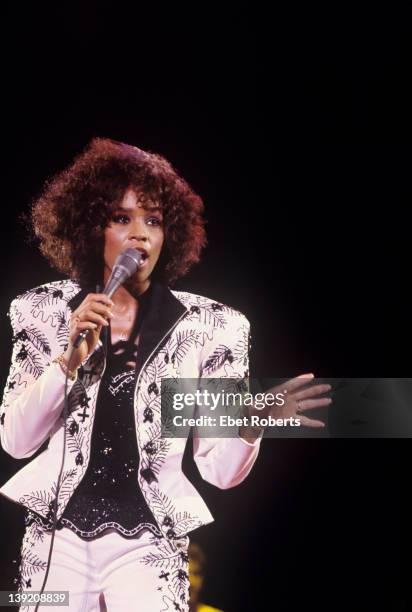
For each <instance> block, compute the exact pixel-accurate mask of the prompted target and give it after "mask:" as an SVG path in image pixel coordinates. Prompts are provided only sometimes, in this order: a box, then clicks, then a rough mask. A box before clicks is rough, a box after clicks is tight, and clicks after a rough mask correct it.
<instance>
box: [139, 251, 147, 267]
mask: <svg viewBox="0 0 412 612" xmlns="http://www.w3.org/2000/svg"><path fill="white" fill-rule="evenodd" d="M136 251H139V253H141V254H142V255H143V261H142V263H141V264H140V267H142V266H143V265H144V264H145V263H146V262H147V260H148V259H149V253H148V252H147V251H146V249H141V248H136Z"/></svg>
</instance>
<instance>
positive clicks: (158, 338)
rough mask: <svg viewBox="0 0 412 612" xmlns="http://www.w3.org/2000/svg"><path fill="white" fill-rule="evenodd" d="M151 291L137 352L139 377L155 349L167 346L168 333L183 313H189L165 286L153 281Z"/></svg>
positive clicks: (137, 372)
mask: <svg viewBox="0 0 412 612" xmlns="http://www.w3.org/2000/svg"><path fill="white" fill-rule="evenodd" d="M150 290H151V291H150V296H149V303H148V307H147V310H146V316H145V317H144V319H143V323H142V328H141V342H140V344H139V350H138V351H137V361H136V374H137V375H138V374H139V372H140V370H141V368H142V367H143V365H144V364H145V362H146V360H147V359H148V357H149V356H150V354H151V353H152V352H153V351H154V349H155V348H156V347H157V351H159V350H160V349H161V347H162V346H163V344H165V342H166V341H167V336H168V331H169V330H170V329H171V328H172V327H173V326H174V324H175V323H176V322H177V321H178V319H179V318H180V317H181V316H182V315H183V313H184V312H187V309H186V308H185V306H183V304H182V303H181V302H180V301H179V300H178V299H177V298H176V297H175V296H174V295H173V293H172V292H171V291H170V289H168V287H166V286H165V285H162V284H161V283H159V282H156V281H152V286H151V287H150ZM157 351H156V352H157Z"/></svg>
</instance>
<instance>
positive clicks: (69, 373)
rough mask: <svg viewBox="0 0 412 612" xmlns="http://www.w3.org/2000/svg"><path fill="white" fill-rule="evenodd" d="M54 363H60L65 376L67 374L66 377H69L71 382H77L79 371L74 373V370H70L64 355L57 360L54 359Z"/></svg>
mask: <svg viewBox="0 0 412 612" xmlns="http://www.w3.org/2000/svg"><path fill="white" fill-rule="evenodd" d="M53 363H58V364H59V366H60V369H61V370H62V372H63V374H65V375H66V376H69V378H70V379H71V380H76V378H77V370H74V372H73V371H72V370H69V368H68V367H67V363H66V360H65V358H64V355H63V354H61V355H59V356H58V357H56V359H53Z"/></svg>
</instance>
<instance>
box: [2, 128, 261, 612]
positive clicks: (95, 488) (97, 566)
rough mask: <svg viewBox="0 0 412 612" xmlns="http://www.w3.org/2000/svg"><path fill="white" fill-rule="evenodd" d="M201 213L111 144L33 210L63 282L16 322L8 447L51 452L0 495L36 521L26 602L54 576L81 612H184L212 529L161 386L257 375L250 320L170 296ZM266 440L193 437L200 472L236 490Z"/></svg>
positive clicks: (185, 296)
mask: <svg viewBox="0 0 412 612" xmlns="http://www.w3.org/2000/svg"><path fill="white" fill-rule="evenodd" d="M202 214H203V204H202V201H201V199H200V198H199V197H198V196H197V195H196V194H195V193H194V192H193V191H192V189H191V188H190V187H189V185H188V184H187V183H186V182H185V181H184V180H183V179H182V178H181V177H179V176H178V175H177V173H176V172H175V170H174V169H173V168H172V166H171V165H170V163H169V162H168V161H166V160H165V159H164V158H162V157H161V156H160V155H156V154H152V153H148V152H145V151H142V150H140V149H138V148H136V147H133V146H129V145H127V144H123V143H120V142H115V141H112V140H108V139H102V138H98V139H94V140H93V141H92V142H91V143H90V145H89V146H88V147H87V148H86V150H85V151H83V152H82V153H81V154H80V155H79V156H78V157H77V158H76V159H75V160H74V162H73V163H72V164H71V165H70V167H68V168H67V169H66V170H64V171H63V172H61V173H60V174H58V175H57V176H55V177H54V178H53V179H51V180H50V181H48V182H47V183H46V185H45V188H44V190H43V193H42V195H41V197H40V198H39V199H38V200H37V202H35V204H34V205H33V208H32V215H31V220H32V226H33V229H34V232H35V234H36V236H37V237H38V239H39V241H40V249H41V252H42V253H43V255H44V256H45V257H46V258H47V259H48V261H49V262H50V263H51V265H52V266H54V267H55V268H57V269H58V270H59V271H60V272H61V273H63V274H64V275H65V276H66V277H67V278H66V280H61V281H57V282H52V283H47V284H44V285H42V286H40V287H37V288H35V289H32V290H30V291H27V292H26V293H24V294H23V295H21V296H19V297H17V298H16V299H15V300H13V302H12V304H11V307H10V311H9V316H10V319H11V324H12V327H13V332H14V336H13V343H14V348H13V356H12V365H11V370H10V374H9V377H8V380H7V384H6V388H5V392H4V398H3V404H2V408H1V443H2V446H3V449H4V450H5V451H6V452H7V453H9V454H10V455H11V456H13V457H15V458H17V459H23V458H28V457H31V456H32V455H34V454H35V453H36V451H38V450H39V449H40V447H42V445H43V444H44V443H45V442H47V441H48V446H47V448H45V449H44V450H42V452H41V453H40V454H37V456H36V457H35V458H34V459H33V460H32V461H31V462H29V463H28V464H27V465H26V466H25V467H24V468H22V469H21V470H20V471H19V472H18V473H17V474H16V475H15V476H14V477H12V478H11V479H10V480H9V481H8V482H7V483H6V484H5V485H4V486H3V487H2V488H1V490H0V492H1V493H2V494H3V495H5V496H7V497H8V498H9V499H11V500H13V501H15V502H17V503H19V504H22V505H23V506H24V507H25V508H26V509H27V512H26V531H25V535H24V538H23V542H22V546H21V564H20V572H19V579H18V580H19V589H20V590H21V591H25V592H29V591H40V590H41V588H42V585H43V582H44V578H45V576H46V575H47V581H46V584H45V586H44V589H45V591H48V592H49V591H61V590H62V591H64V590H67V591H69V593H70V605H69V608H68V609H69V610H71V611H80V610H82V611H83V610H89V611H92V610H93V611H95V610H99V609H100V606H101V607H102V609H103V606H104V605H106V606H107V609H108V610H109V611H116V612H125V611H128V610H130V611H131V610H136V611H139V612H158V611H160V610H163V611H165V610H173V611H176V610H180V611H186V610H188V605H189V604H188V587H189V580H188V554H187V549H188V544H189V537H188V534H189V533H190V531H192V530H193V529H195V528H197V527H199V526H200V525H204V524H207V523H209V522H211V521H212V520H213V517H212V516H211V514H210V512H209V510H208V508H207V506H206V504H205V503H204V501H203V500H202V499H201V497H200V495H199V494H198V492H197V491H196V490H195V488H194V487H193V485H192V484H191V483H190V482H189V481H188V479H187V478H186V477H185V475H184V474H183V472H182V469H181V460H182V456H183V452H184V448H185V444H186V440H182V439H174V440H171V439H162V438H161V436H160V426H161V424H160V411H159V405H160V399H159V392H160V391H159V390H160V383H161V379H162V378H163V377H168V378H171V377H183V378H197V377H199V376H200V375H201V376H202V377H213V378H219V377H220V376H225V377H227V376H230V377H236V378H242V379H243V378H247V376H248V350H249V323H248V321H247V319H246V318H245V317H244V316H243V315H242V314H241V313H240V312H237V311H235V310H233V309H231V308H229V307H228V306H225V305H223V304H220V303H218V302H216V301H213V300H211V299H208V298H206V297H202V296H199V295H194V294H191V293H187V292H183V291H174V290H171V289H170V288H169V287H170V286H171V285H173V282H174V281H176V279H178V278H180V277H182V276H183V275H184V274H185V273H186V272H187V271H188V270H189V268H190V267H191V266H192V264H194V263H196V262H197V261H199V258H200V255H201V251H202V249H203V247H204V245H205V243H206V238H205V230H204V221H203V217H202ZM130 248H131V249H137V250H138V251H139V253H140V256H139V258H138V259H139V261H140V264H139V265H138V267H137V270H136V272H135V273H134V274H133V275H132V276H131V277H130V278H129V279H128V280H127V281H126V282H125V284H124V285H123V286H119V287H118V289H117V290H116V291H115V293H114V294H113V296H112V298H110V297H108V295H106V293H105V292H104V291H103V288H104V287H105V286H106V285H107V283H108V281H109V278H110V276H111V274H112V271H113V268H114V264H115V261H116V259H117V258H118V256H119V255H120V254H121V253H122V252H124V251H125V250H127V249H130ZM85 331H87V335H86V337H85V339H84V340H83V341H81V342H79V346H78V348H74V344H75V342H76V339H77V338H78V337H79V334H80V333H81V332H85ZM72 349H73V354H72V356H71V352H72ZM70 356H71V359H70V361H69V358H70ZM66 377H67V378H68V383H67V384H68V391H69V410H68V416H67V420H66V423H65V422H64V420H63V418H62V411H63V405H64V389H65V381H66ZM64 429H65V432H64ZM64 434H65V436H64ZM259 442H260V437H259V436H258V433H257V432H256V430H248V429H247V428H243V429H242V431H241V432H240V435H239V437H238V438H233V439H227V438H226V439H201V438H199V437H197V436H196V431H194V432H193V453H194V460H195V462H196V464H197V467H198V468H199V471H200V473H201V475H202V477H203V478H204V479H205V480H206V481H208V482H210V483H212V484H214V485H215V486H217V487H220V488H222V489H225V488H228V487H233V486H235V485H237V484H238V483H240V482H242V481H243V480H244V478H245V477H246V476H247V475H248V473H249V472H250V470H251V468H252V466H253V463H254V461H255V459H256V457H257V454H258V449H259ZM64 450H65V454H64V464H63V471H62V479H61V483H60V488H59V493H58V499H57V516H55V515H54V507H55V503H56V500H55V497H56V485H57V479H58V474H59V471H60V467H61V464H62V459H63V451H64ZM55 521H56V525H57V529H56V530H54V543H53V548H52V555H51V559H50V560H49V559H48V556H49V551H50V546H51V541H52V534H53V525H54V522H55ZM46 571H48V574H46ZM26 609H29V608H28V607H24V606H22V607H21V610H26ZM54 609H56V610H61V607H57V606H56V607H54V606H53V605H51V606H48V610H54ZM66 609H67V608H66Z"/></svg>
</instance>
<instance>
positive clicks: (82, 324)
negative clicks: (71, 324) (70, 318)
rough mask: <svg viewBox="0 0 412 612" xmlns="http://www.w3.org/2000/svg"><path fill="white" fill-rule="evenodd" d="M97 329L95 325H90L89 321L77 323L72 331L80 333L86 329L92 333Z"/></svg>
mask: <svg viewBox="0 0 412 612" xmlns="http://www.w3.org/2000/svg"><path fill="white" fill-rule="evenodd" d="M98 327H99V326H98V325H96V323H92V322H91V321H79V323H78V324H77V325H76V327H75V330H74V331H76V332H82V331H85V330H86V329H88V330H92V331H94V330H96V329H98Z"/></svg>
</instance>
